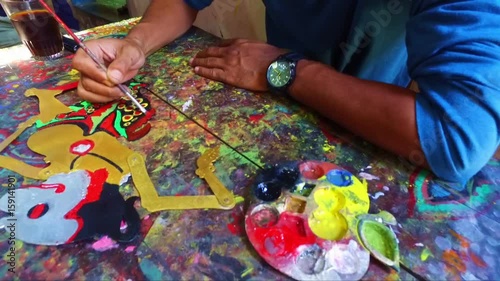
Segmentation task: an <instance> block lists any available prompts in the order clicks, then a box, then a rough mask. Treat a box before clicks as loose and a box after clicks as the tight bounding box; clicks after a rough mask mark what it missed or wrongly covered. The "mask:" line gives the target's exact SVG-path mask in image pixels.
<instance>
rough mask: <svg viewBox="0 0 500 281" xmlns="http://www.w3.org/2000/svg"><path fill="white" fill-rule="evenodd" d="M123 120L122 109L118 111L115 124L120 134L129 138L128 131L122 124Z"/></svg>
mask: <svg viewBox="0 0 500 281" xmlns="http://www.w3.org/2000/svg"><path fill="white" fill-rule="evenodd" d="M121 120H122V113H121V112H120V111H116V118H115V123H114V124H113V125H114V126H115V130H116V131H117V132H118V133H119V134H120V136H122V137H124V138H127V132H126V131H125V129H124V128H123V127H122V126H121Z"/></svg>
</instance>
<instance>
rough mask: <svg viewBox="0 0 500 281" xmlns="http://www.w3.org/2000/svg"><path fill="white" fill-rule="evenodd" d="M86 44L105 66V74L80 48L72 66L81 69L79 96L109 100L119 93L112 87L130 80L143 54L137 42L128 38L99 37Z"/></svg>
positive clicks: (116, 96)
mask: <svg viewBox="0 0 500 281" xmlns="http://www.w3.org/2000/svg"><path fill="white" fill-rule="evenodd" d="M87 47H88V48H89V49H90V50H91V51H92V52H94V54H95V55H96V56H97V58H98V59H99V60H101V61H102V62H104V64H109V65H108V71H107V73H106V72H105V71H103V70H101V69H100V68H99V67H98V66H97V65H96V63H95V62H94V61H93V60H92V59H91V58H90V57H89V56H88V55H87V54H86V53H85V52H84V51H83V50H79V51H78V52H77V53H76V55H75V57H74V59H73V68H75V69H76V70H78V71H80V73H81V80H80V83H79V85H78V88H77V93H78V95H79V96H80V97H82V98H83V99H85V100H88V101H91V102H109V101H112V100H114V99H118V98H120V97H121V96H122V93H121V92H120V90H119V89H118V88H117V87H115V85H116V84H118V83H123V82H125V81H128V80H130V79H132V78H133V77H134V76H135V75H136V74H137V72H138V70H139V68H140V67H141V66H142V65H143V64H144V61H145V57H144V53H143V52H142V50H141V49H140V47H139V46H138V45H137V44H134V43H133V42H129V41H128V40H118V39H101V40H94V41H89V42H88V43H87Z"/></svg>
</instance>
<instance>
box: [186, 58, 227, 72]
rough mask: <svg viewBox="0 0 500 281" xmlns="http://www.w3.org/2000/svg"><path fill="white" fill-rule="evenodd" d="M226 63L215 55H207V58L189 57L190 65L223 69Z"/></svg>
mask: <svg viewBox="0 0 500 281" xmlns="http://www.w3.org/2000/svg"><path fill="white" fill-rule="evenodd" d="M225 65H226V63H225V61H224V59H222V58H216V57H208V58H198V57H195V58H193V59H191V66H194V67H196V66H201V67H205V68H220V69H223V68H224V66H225Z"/></svg>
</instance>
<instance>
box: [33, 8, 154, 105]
mask: <svg viewBox="0 0 500 281" xmlns="http://www.w3.org/2000/svg"><path fill="white" fill-rule="evenodd" d="M39 1H40V4H42V6H43V7H44V8H45V9H46V10H47V11H48V12H49V13H50V14H52V16H53V17H54V18H55V20H56V21H57V22H58V23H59V24H60V25H61V26H62V27H63V28H64V30H66V32H67V33H68V34H69V35H70V36H71V37H72V38H73V40H75V42H76V43H78V45H79V46H80V48H82V49H83V50H84V51H85V53H87V55H89V57H90V58H92V60H93V61H94V62H95V63H96V64H97V65H98V66H99V67H100V68H101V69H102V70H103V71H104V72H107V71H108V68H107V67H106V66H105V65H104V64H103V63H102V62H100V61H99V59H98V58H97V56H96V55H95V54H94V53H93V52H92V51H91V50H90V49H89V48H88V47H87V46H85V44H84V43H83V42H82V40H80V38H78V37H77V36H76V35H75V33H73V31H71V29H70V28H69V27H68V26H67V25H66V24H65V23H64V22H63V21H62V20H61V19H60V18H59V17H58V16H57V14H56V13H54V11H52V9H51V8H50V7H49V6H48V5H47V3H45V1H44V0H39ZM117 87H118V88H119V89H120V90H121V91H122V92H123V93H124V94H125V95H126V96H127V97H128V98H129V99H130V100H131V101H132V102H133V103H134V104H135V106H137V108H139V110H140V111H141V112H142V113H146V109H145V108H144V107H143V106H142V105H141V104H140V103H139V102H138V101H137V100H136V99H135V98H134V96H133V95H132V93H131V92H130V89H129V88H128V87H127V86H124V85H123V84H118V85H117Z"/></svg>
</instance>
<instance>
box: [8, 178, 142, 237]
mask: <svg viewBox="0 0 500 281" xmlns="http://www.w3.org/2000/svg"><path fill="white" fill-rule="evenodd" d="M106 177H107V172H106V170H104V169H101V170H97V171H95V172H89V171H84V170H80V171H74V172H71V173H69V174H58V175H55V176H52V177H51V178H49V179H48V180H47V181H46V182H44V183H43V184H41V185H39V186H27V187H23V188H18V189H16V190H9V192H8V193H6V194H5V195H4V196H3V197H1V198H0V211H2V212H6V213H7V214H8V216H7V217H4V218H2V219H0V227H7V226H8V225H9V222H12V221H15V223H16V238H17V239H20V240H22V241H24V242H26V243H30V244H37V245H59V244H67V243H72V242H76V241H81V240H88V239H92V238H94V237H95V236H104V235H108V236H109V237H111V238H113V239H114V240H116V241H119V242H129V241H131V240H132V239H134V238H135V237H136V236H137V234H138V233H139V228H140V219H139V214H138V213H137V211H136V210H135V208H134V206H133V204H134V202H135V200H136V199H137V197H131V198H129V199H128V200H127V201H125V200H124V199H123V197H122V196H121V194H120V193H119V192H118V186H117V185H112V184H109V183H106ZM12 198H15V202H14V203H13V201H12V200H11V199H12ZM11 201H12V202H11ZM12 204H15V208H9V205H12ZM122 225H125V226H126V228H125V229H124V230H123V228H122Z"/></svg>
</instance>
